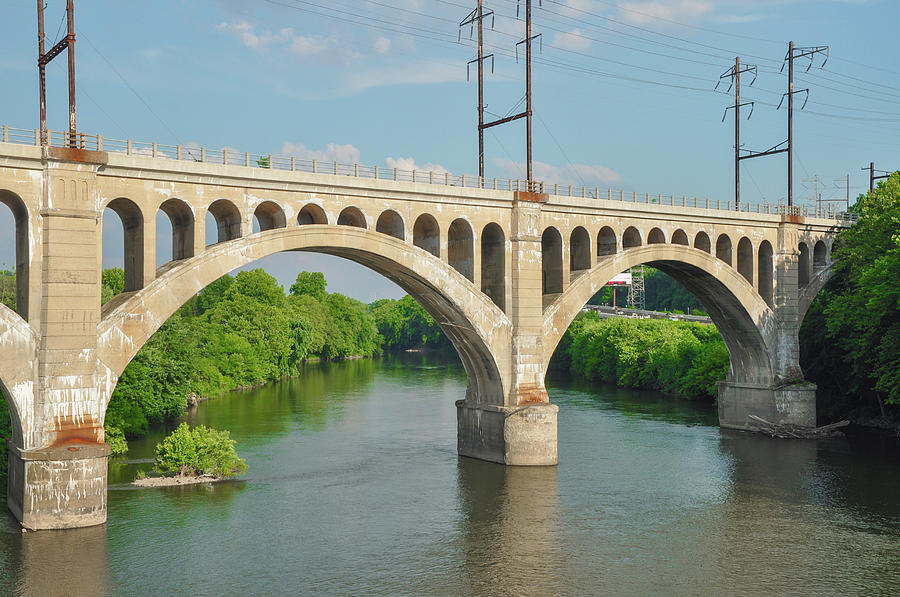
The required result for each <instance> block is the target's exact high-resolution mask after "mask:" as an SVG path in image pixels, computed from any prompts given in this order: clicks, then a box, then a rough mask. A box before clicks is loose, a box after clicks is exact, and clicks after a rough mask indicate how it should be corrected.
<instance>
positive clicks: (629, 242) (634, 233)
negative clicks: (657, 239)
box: [622, 226, 641, 249]
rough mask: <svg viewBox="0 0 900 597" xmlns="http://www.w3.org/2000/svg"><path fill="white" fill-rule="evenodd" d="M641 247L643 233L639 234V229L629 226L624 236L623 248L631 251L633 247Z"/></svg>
mask: <svg viewBox="0 0 900 597" xmlns="http://www.w3.org/2000/svg"><path fill="white" fill-rule="evenodd" d="M640 246H641V233H640V232H638V229H637V228H635V227H634V226H629V227H628V228H626V229H625V233H624V234H623V235H622V248H623V249H630V248H632V247H640Z"/></svg>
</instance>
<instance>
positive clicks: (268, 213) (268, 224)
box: [253, 201, 287, 232]
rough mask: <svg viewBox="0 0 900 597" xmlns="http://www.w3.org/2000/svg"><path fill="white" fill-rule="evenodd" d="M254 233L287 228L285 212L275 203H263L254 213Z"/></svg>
mask: <svg viewBox="0 0 900 597" xmlns="http://www.w3.org/2000/svg"><path fill="white" fill-rule="evenodd" d="M253 220H254V223H253V224H254V225H253V231H254V232H263V231H264V230H275V229H276V228H284V227H285V226H287V221H286V219H285V215H284V210H283V209H281V206H280V205H278V204H277V203H275V202H274V201H263V202H262V203H260V204H259V205H257V206H256V209H255V210H254V211H253Z"/></svg>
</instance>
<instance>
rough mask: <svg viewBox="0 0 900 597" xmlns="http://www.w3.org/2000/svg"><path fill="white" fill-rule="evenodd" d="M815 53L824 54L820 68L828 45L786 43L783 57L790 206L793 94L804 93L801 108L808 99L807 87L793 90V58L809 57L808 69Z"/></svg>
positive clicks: (792, 166) (792, 182)
mask: <svg viewBox="0 0 900 597" xmlns="http://www.w3.org/2000/svg"><path fill="white" fill-rule="evenodd" d="M816 54H825V60H824V62H822V66H821V68H824V67H825V63H826V62H828V46H814V47H808V48H795V47H794V42H789V43H788V53H787V55H786V56H785V57H784V62H787V63H788V90H787V93H785V94H784V95H786V96H787V101H788V138H787V154H788V190H787V200H788V207H789V208H790V207H791V206H793V204H794V94H795V93H805V94H806V99H804V100H803V106H801V107H800V109H801V110H802V109H803V108H805V107H806V102H807V101H809V88H806V89H799V90H797V91H794V60H795V59H796V58H809V66H808V67H807V68H806V70H807V71H809V69H810V68H812V65H813V60H814V59H815V56H816ZM781 70H782V71H784V64H783V63H782V65H781ZM781 101H782V102H783V101H784V96H782V97H781ZM778 108H781V102H779V104H778Z"/></svg>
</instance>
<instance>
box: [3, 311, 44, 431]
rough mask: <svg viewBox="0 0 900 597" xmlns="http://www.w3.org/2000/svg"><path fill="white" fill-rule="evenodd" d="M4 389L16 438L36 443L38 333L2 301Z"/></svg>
mask: <svg viewBox="0 0 900 597" xmlns="http://www.w3.org/2000/svg"><path fill="white" fill-rule="evenodd" d="M0 347H2V348H0V390H2V392H3V396H4V398H6V402H7V405H8V406H9V416H10V422H11V423H12V439H13V442H14V443H15V444H16V445H17V446H24V447H25V449H29V448H33V447H35V446H36V440H37V438H36V437H35V435H36V434H35V433H34V431H35V430H34V418H33V417H29V416H28V415H29V414H30V413H33V412H34V407H35V405H34V389H35V388H34V382H35V379H36V377H35V374H36V372H35V369H34V367H35V363H36V362H37V347H38V335H37V332H35V331H34V328H32V327H31V326H30V325H28V322H26V321H25V320H24V319H22V317H21V316H20V315H19V314H18V313H16V312H15V311H13V310H12V309H10V308H9V307H7V306H6V305H4V304H2V303H0Z"/></svg>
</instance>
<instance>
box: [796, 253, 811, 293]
mask: <svg viewBox="0 0 900 597" xmlns="http://www.w3.org/2000/svg"><path fill="white" fill-rule="evenodd" d="M797 248H798V249H799V250H800V259H799V263H798V265H799V271H798V272H797V284H799V286H800V288H803V287H804V286H806V285H807V284H809V265H810V263H809V247H808V246H807V245H806V243H803V242H802V243H800V244H799V245H798V247H797Z"/></svg>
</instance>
